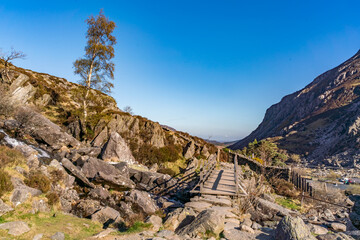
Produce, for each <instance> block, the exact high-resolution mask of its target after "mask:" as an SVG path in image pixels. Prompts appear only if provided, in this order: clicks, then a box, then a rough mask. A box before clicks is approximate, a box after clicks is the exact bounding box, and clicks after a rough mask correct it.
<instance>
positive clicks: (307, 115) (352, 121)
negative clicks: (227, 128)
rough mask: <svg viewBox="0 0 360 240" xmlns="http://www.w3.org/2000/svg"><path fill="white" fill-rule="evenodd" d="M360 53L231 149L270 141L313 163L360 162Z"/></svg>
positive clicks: (272, 112) (279, 107)
mask: <svg viewBox="0 0 360 240" xmlns="http://www.w3.org/2000/svg"><path fill="white" fill-rule="evenodd" d="M359 96H360V51H358V52H357V53H356V54H355V55H354V56H353V57H351V58H350V59H349V60H347V61H345V62H344V63H342V64H340V65H339V66H337V67H335V68H333V69H331V70H329V71H327V72H325V73H323V74H321V75H320V76H318V77H317V78H315V79H314V80H313V82H311V83H310V84H309V85H307V86H306V87H305V88H303V89H302V90H300V91H297V92H295V93H293V94H290V95H287V96H285V97H283V98H282V100H281V101H280V102H279V103H277V104H274V105H272V106H271V107H270V108H269V109H267V111H266V114H265V117H264V119H263V121H262V122H261V123H260V125H259V126H258V127H257V128H256V129H255V130H254V131H253V132H252V133H251V134H250V135H249V136H247V137H246V138H244V139H242V140H240V141H238V142H236V143H235V144H233V145H231V146H230V148H231V149H241V148H243V147H244V146H246V145H247V144H248V143H249V142H251V141H253V140H254V139H257V140H261V139H270V140H272V141H274V142H276V143H277V144H278V145H279V147H280V148H282V149H285V150H287V151H288V152H290V153H295V154H299V155H301V156H302V157H303V158H304V159H305V160H306V161H307V162H308V163H310V164H315V165H317V164H326V165H334V166H340V165H341V166H346V167H353V166H357V164H358V163H359V160H360V98H359Z"/></svg>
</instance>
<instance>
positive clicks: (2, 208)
mask: <svg viewBox="0 0 360 240" xmlns="http://www.w3.org/2000/svg"><path fill="white" fill-rule="evenodd" d="M11 211H14V209H13V208H12V207H10V206H9V205H7V204H5V203H4V202H3V200H1V199H0V216H2V215H4V214H6V213H8V212H11Z"/></svg>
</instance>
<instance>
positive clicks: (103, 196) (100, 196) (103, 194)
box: [88, 186, 111, 200]
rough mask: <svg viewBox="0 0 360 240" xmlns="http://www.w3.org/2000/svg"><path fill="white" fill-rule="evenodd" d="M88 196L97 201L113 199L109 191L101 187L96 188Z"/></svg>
mask: <svg viewBox="0 0 360 240" xmlns="http://www.w3.org/2000/svg"><path fill="white" fill-rule="evenodd" d="M88 196H89V197H91V198H92V199H97V200H107V199H109V198H110V197H111V195H110V193H109V191H108V190H106V189H105V188H103V187H101V186H96V187H95V188H94V189H91V190H90V192H89V194H88Z"/></svg>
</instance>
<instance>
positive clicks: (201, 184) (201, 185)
mask: <svg viewBox="0 0 360 240" xmlns="http://www.w3.org/2000/svg"><path fill="white" fill-rule="evenodd" d="M204 168H205V160H204V161H203V162H202V168H201V169H200V194H201V192H202V191H203V177H204V175H203V174H204V173H203V172H204V170H205V169H204Z"/></svg>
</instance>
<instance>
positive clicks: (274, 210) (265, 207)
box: [257, 198, 296, 217]
mask: <svg viewBox="0 0 360 240" xmlns="http://www.w3.org/2000/svg"><path fill="white" fill-rule="evenodd" d="M257 203H258V207H257V209H259V208H260V209H261V210H262V212H263V213H266V214H268V215H269V214H270V215H272V216H281V217H283V216H290V215H296V212H294V211H291V210H289V209H286V208H284V207H282V206H280V205H278V204H276V203H273V202H270V201H268V200H265V199H261V198H258V199H257Z"/></svg>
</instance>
